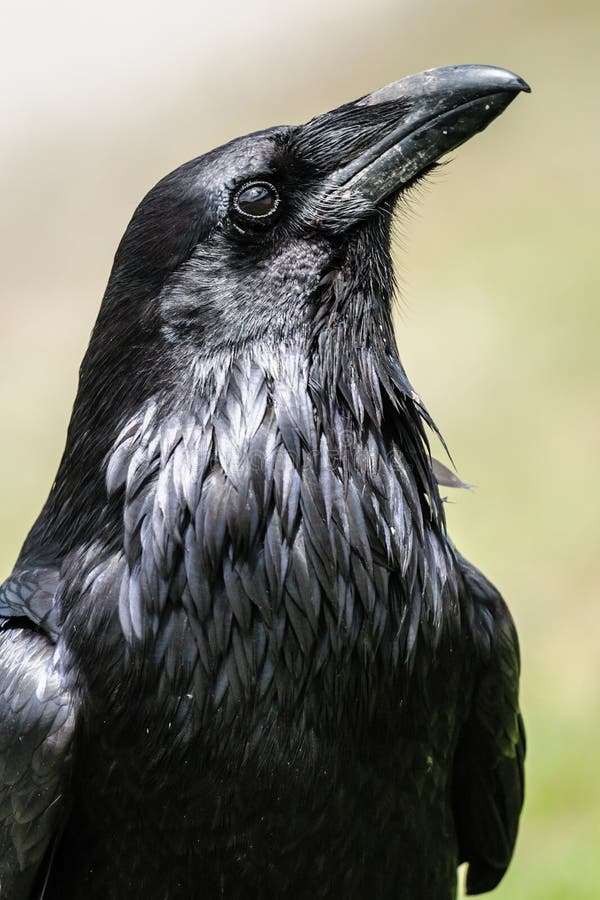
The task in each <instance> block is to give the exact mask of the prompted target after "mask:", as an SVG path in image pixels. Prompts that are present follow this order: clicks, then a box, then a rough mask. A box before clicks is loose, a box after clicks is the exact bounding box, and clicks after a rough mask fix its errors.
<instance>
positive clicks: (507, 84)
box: [97, 66, 528, 365]
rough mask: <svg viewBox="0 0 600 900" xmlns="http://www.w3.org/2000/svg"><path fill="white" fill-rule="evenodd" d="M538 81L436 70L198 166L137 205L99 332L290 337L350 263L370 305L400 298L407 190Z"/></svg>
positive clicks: (204, 340)
mask: <svg viewBox="0 0 600 900" xmlns="http://www.w3.org/2000/svg"><path fill="white" fill-rule="evenodd" d="M523 90H528V87H527V85H526V84H525V82H524V81H523V80H522V79H521V78H519V77H518V76H517V75H514V74H513V73H511V72H508V71H506V70H504V69H498V68H492V67H487V66H450V67H447V68H441V69H433V70H431V71H428V72H423V73H421V74H419V75H413V76H411V77H409V78H405V79H403V80H401V81H397V82H394V83H393V84H390V85H388V86H387V87H384V88H382V89H380V90H378V91H375V92H374V93H372V94H368V95H367V96H365V97H363V98H361V99H359V100H357V101H356V102H353V103H348V104H346V105H344V106H341V107H339V108H338V109H335V110H333V111H331V112H328V113H325V114H323V115H320V116H317V117H316V118H314V119H312V120H311V121H309V122H308V123H307V124H305V125H301V126H285V127H276V128H271V129H268V130H266V131H262V132H258V133H255V134H251V135H248V136H246V137H243V138H239V139H237V140H234V141H232V142H231V143H229V144H226V145H225V146H223V147H220V148H218V149H216V150H213V151H211V152H210V153H207V154H205V155H204V156H201V157H199V158H197V159H195V160H192V161H191V162H189V163H186V164H185V165H183V166H181V167H180V168H179V169H177V170H175V171H174V172H172V173H171V174H170V175H167V176H166V178H164V179H162V181H160V182H159V183H158V184H157V185H156V187H154V188H153V189H152V190H151V191H150V192H149V194H148V195H147V196H146V197H145V199H144V200H143V201H142V203H141V204H140V206H139V207H138V209H137V210H136V212H135V214H134V216H133V219H132V221H131V223H130V225H129V227H128V229H127V231H126V233H125V235H124V237H123V239H122V242H121V244H120V246H119V249H118V252H117V255H116V258H115V264H114V268H113V272H112V275H111V279H110V282H109V286H108V289H107V293H106V297H105V300H104V304H103V310H102V313H101V316H100V319H99V331H100V333H99V334H97V337H98V338H99V339H102V340H103V343H104V345H105V346H107V343H106V340H105V336H104V334H103V332H104V330H105V329H107V330H109V331H111V332H113V335H112V338H113V339H112V340H111V343H112V345H113V346H114V345H115V342H116V344H117V345H120V346H121V347H123V344H124V343H125V344H126V345H129V346H131V347H134V346H149V345H151V346H152V353H153V355H154V356H155V357H156V356H157V355H158V356H160V355H162V354H161V348H162V351H164V353H166V354H167V356H169V357H172V354H169V349H168V348H169V347H171V348H172V347H175V350H176V356H177V358H178V359H180V360H181V359H184V360H189V356H190V354H191V355H192V356H195V355H197V354H203V353H209V354H214V353H215V351H218V350H219V349H231V348H236V347H238V346H239V345H242V344H246V343H248V342H252V341H256V340H261V339H262V338H263V337H265V336H266V337H267V338H270V337H275V338H276V339H277V340H279V339H281V338H285V337H286V336H288V335H289V334H290V333H291V332H294V333H297V332H298V330H300V331H302V329H309V330H310V329H311V328H312V327H313V325H314V323H315V321H317V322H319V323H321V324H322V325H324V323H326V322H327V316H326V315H324V310H323V304H324V303H326V298H327V296H329V295H330V293H331V292H329V293H328V292H327V291H324V290H323V287H324V285H326V284H327V280H328V277H329V278H330V277H331V273H332V272H338V271H340V270H341V271H342V273H343V276H344V279H345V281H346V282H347V283H348V282H349V283H350V284H354V285H356V288H357V291H358V292H359V294H360V296H361V298H362V302H363V303H366V304H367V305H369V304H370V305H371V306H372V305H373V302H374V299H373V298H376V302H377V303H379V304H380V306H381V308H385V307H389V301H390V299H391V292H392V285H393V278H392V270H391V264H390V256H389V222H390V219H391V215H392V211H393V206H394V201H395V199H396V198H397V197H398V196H399V195H400V194H401V193H402V192H403V191H404V190H405V189H406V188H407V187H408V186H410V185H411V184H413V183H414V181H415V180H416V179H418V178H419V176H421V175H422V174H423V173H425V172H427V171H428V170H429V169H430V168H431V166H432V165H433V164H434V163H435V162H436V160H438V159H439V158H440V157H441V156H442V155H443V154H445V153H446V152H448V151H449V150H452V149H453V148H455V147H457V146H458V145H459V144H461V143H463V142H464V141H465V140H467V139H468V138H469V137H471V136H472V135H473V134H475V133H476V132H478V131H480V130H482V129H483V128H484V127H485V126H486V125H487V124H489V122H491V121H492V120H493V119H494V118H495V117H496V116H498V115H499V113H501V112H502V111H503V110H504V109H505V108H506V107H507V106H508V104H509V103H510V102H511V100H512V99H513V98H514V97H515V96H516V95H517V93H519V92H520V91H523ZM351 293H352V292H351ZM324 298H325V299H324ZM338 312H339V310H338ZM362 312H366V313H372V310H371V309H369V310H362V311H361V310H357V309H356V308H354V309H353V310H352V316H353V317H354V318H356V316H357V315H360V314H361V313H362ZM97 330H98V329H97ZM157 341H158V342H159V345H158V346H157ZM164 363H165V359H164V358H163V360H162V365H164Z"/></svg>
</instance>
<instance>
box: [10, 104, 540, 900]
mask: <svg viewBox="0 0 600 900" xmlns="http://www.w3.org/2000/svg"><path fill="white" fill-rule="evenodd" d="M379 106H380V107H381V109H379V110H378V113H379V115H378V117H375V118H374V117H373V109H372V108H371V107H365V106H364V105H363V106H358V105H349V106H348V107H344V108H342V110H338V111H334V112H333V113H330V114H328V115H327V116H324V117H319V118H318V119H316V120H314V122H313V123H308V125H306V126H302V127H299V128H280V129H272V130H271V131H268V132H263V133H261V134H257V135H251V136H249V137H247V138H243V139H240V140H239V141H236V142H232V144H230V145H227V146H226V147H224V148H220V149H219V150H217V151H213V152H212V153H211V154H207V156H205V157H201V158H199V159H198V160H195V161H193V162H192V163H189V164H187V165H186V166H184V167H182V168H181V169H179V170H177V171H176V172H175V173H173V174H172V175H171V176H168V178H167V179H165V180H163V182H161V183H160V184H159V185H158V186H157V187H156V188H155V189H154V190H153V191H152V192H151V193H150V194H149V195H148V197H147V198H146V199H145V200H144V202H143V203H142V205H141V206H140V208H139V209H138V210H137V212H136V214H135V216H134V218H133V220H132V223H131V224H130V226H129V228H128V231H127V232H126V235H125V237H124V239H123V241H122V244H121V246H120V248H119V251H118V253H117V256H116V259H115V266H114V268H113V272H112V275H111V279H110V282H109V285H108V288H107V292H106V296H105V298H104V302H103V306H102V309H101V312H100V315H99V318H98V322H97V324H96V327H95V330H94V333H93V335H92V339H91V343H90V347H89V349H88V352H87V355H86V358H85V359H84V362H83V364H82V369H81V378H80V389H79V393H78V396H77V400H76V403H75V408H74V411H73V417H72V421H71V425H70V428H69V434H68V439H67V447H66V450H65V455H64V457H63V460H62V462H61V466H60V469H59V472H58V475H57V479H56V482H55V484H54V486H53V488H52V491H51V494H50V497H49V499H48V501H47V503H46V506H45V507H44V510H43V511H42V513H41V515H40V518H39V519H38V521H37V523H36V524H35V526H34V528H33V529H32V532H31V533H30V535H29V537H28V539H27V541H26V543H25V545H24V548H23V551H22V553H21V557H20V559H19V561H18V563H17V566H16V567H15V570H14V572H13V574H12V576H11V577H10V579H9V580H8V581H7V582H5V584H4V586H3V588H2V589H1V593H0V614H1V616H2V619H1V621H2V623H3V624H2V626H1V629H2V630H1V631H0V669H1V675H0V849H1V851H2V858H1V859H0V896H1V897H3V898H4V897H6V898H14V900H21V898H34V897H39V896H41V895H42V892H43V891H44V880H45V879H46V877H47V879H48V881H47V885H46V887H45V892H44V896H45V897H46V898H52V900H58V898H61V900H75V898H82V900H83V898H92V900H93V898H106V900H112V898H115V900H122V898H130V897H136V896H139V897H144V898H156V900H164V898H169V900H171V898H188V897H207V898H212V897H217V896H223V897H227V898H233V900H235V898H240V900H241V898H244V900H251V898H252V900H263V898H264V900H267V898H268V900H271V898H273V900H274V898H281V897H284V896H289V897H294V898H298V900H302V898H306V900H308V898H338V897H339V898H342V897H344V898H350V900H351V898H357V900H358V898H366V897H375V898H411V900H419V898H423V900H425V898H428V900H429V898H436V900H444V898H448V900H449V898H451V897H453V896H454V892H455V878H456V874H455V873H456V866H457V864H458V863H459V862H460V861H462V860H466V861H468V862H469V864H470V865H469V876H468V884H469V888H470V889H472V890H473V891H481V890H487V889H490V888H491V887H493V886H494V885H495V884H496V883H497V881H498V880H499V879H500V878H501V876H502V874H503V872H504V870H505V868H506V866H507V865H508V862H509V860H510V857H511V854H512V849H513V845H514V840H515V836H516V828H517V823H518V817H519V812H520V808H521V804H522V796H523V768H522V767H523V754H524V738H523V731H522V725H521V721H520V717H519V713H518V699H517V691H518V669H519V662H518V645H517V639H516V635H515V631H514V627H513V625H512V621H511V619H510V616H509V613H508V611H507V609H506V607H505V605H504V603H503V601H502V600H501V598H500V596H499V595H498V594H497V592H496V591H495V590H494V588H493V587H492V586H491V585H490V584H489V583H488V582H487V581H486V580H485V579H484V578H483V576H482V575H481V574H480V573H479V572H477V570H475V569H474V568H472V567H471V566H470V565H469V563H467V562H466V561H465V560H464V559H463V558H462V557H460V556H459V555H458V553H457V551H456V550H455V548H454V547H453V545H452V544H451V542H450V540H449V538H448V536H447V534H446V530H445V522H444V511H443V505H442V502H441V500H440V496H439V493H438V488H437V484H436V481H435V477H434V474H433V469H432V460H431V458H430V454H429V449H428V444H427V439H426V431H425V428H426V426H432V423H431V421H430V420H429V417H428V415H427V413H426V411H425V409H424V407H423V405H422V403H421V401H420V400H419V398H418V397H417V395H416V394H415V393H414V391H413V390H412V387H411V385H410V383H409V381H408V379H407V377H406V374H405V372H404V370H403V368H402V366H401V364H400V361H399V358H398V355H397V350H396V346H395V340H394V335H393V330H392V321H391V303H392V298H393V274H392V268H391V261H390V253H389V227H390V222H391V217H392V211H393V207H394V202H395V200H396V195H397V193H398V191H395V192H393V193H392V194H391V195H390V197H389V198H388V199H386V200H385V201H384V202H383V203H381V204H378V206H377V209H376V210H375V211H374V212H373V213H372V214H370V215H368V216H367V215H366V214H365V213H364V211H363V212H361V213H360V215H359V214H357V213H356V211H354V212H352V215H356V221H352V222H348V221H346V220H345V217H347V216H349V215H350V213H349V212H348V210H344V209H341V210H340V211H339V215H338V221H337V224H336V225H335V226H334V225H332V223H331V222H330V221H329V222H328V223H327V226H326V227H325V226H323V227H319V226H317V225H316V224H315V221H313V222H312V225H311V226H310V227H309V225H308V224H307V223H308V222H309V221H310V217H311V216H313V215H314V209H315V208H317V206H318V204H317V203H316V201H315V199H314V198H315V196H316V194H315V191H316V189H317V186H318V185H319V183H320V179H322V177H323V173H324V172H329V171H331V170H332V169H333V168H334V167H336V166H340V165H341V164H344V163H345V162H347V160H348V159H351V158H353V157H354V156H356V154H358V153H360V152H362V150H363V149H364V147H365V146H368V145H369V143H372V142H373V140H374V139H376V138H377V137H378V136H379V135H380V133H382V131H384V130H385V128H388V129H389V127H390V126H389V123H390V122H392V121H395V120H396V119H397V118H398V117H399V116H401V115H402V114H403V112H405V110H406V108H407V101H406V98H402V99H401V100H399V101H391V100H388V101H386V102H385V103H380V104H379ZM365 109H366V110H367V111H368V115H367V112H365ZM258 176H261V177H262V178H265V177H268V178H270V179H272V180H273V181H275V182H276V183H277V186H278V190H279V193H280V194H281V196H282V198H283V200H282V207H283V209H282V210H279V211H278V213H277V215H278V218H277V220H276V221H275V222H274V224H273V226H272V227H270V228H269V229H264V228H263V229H261V230H259V231H256V230H252V228H248V229H247V230H245V229H244V228H240V224H239V222H238V223H237V224H236V222H235V221H234V220H233V219H232V218H231V217H230V213H229V208H228V200H227V198H228V197H229V196H230V195H231V191H233V190H236V189H238V188H239V185H240V184H243V183H244V180H248V179H249V178H252V177H258ZM319 203H320V204H322V198H321V199H320V200H319Z"/></svg>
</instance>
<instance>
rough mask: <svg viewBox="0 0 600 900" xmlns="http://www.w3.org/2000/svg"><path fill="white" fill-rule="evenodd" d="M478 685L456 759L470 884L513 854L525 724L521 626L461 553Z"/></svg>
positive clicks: (457, 810)
mask: <svg viewBox="0 0 600 900" xmlns="http://www.w3.org/2000/svg"><path fill="white" fill-rule="evenodd" d="M458 562H459V566H460V571H461V574H462V578H463V583H464V589H465V595H466V610H467V617H468V621H469V632H470V638H471V642H472V651H473V653H472V656H473V674H474V687H473V693H472V700H471V705H470V710H469V713H468V715H467V717H466V720H465V722H464V724H463V726H462V730H461V733H460V736H459V742H458V747H457V751H456V757H455V766H454V815H455V821H456V826H457V835H458V842H459V854H460V859H461V861H465V862H468V864H469V869H468V875H467V891H468V893H471V894H477V893H481V892H484V891H489V890H492V889H493V888H494V887H495V886H496V885H497V884H498V882H499V881H500V879H501V878H502V876H503V875H504V872H505V871H506V869H507V867H508V864H509V862H510V859H511V857H512V853H513V849H514V845H515V841H516V837H517V828H518V823H519V816H520V813H521V808H522V805H523V798H524V759H525V731H524V727H523V720H522V717H521V713H520V709H519V674H520V657H519V642H518V638H517V632H516V628H515V625H514V622H513V619H512V616H511V614H510V611H509V609H508V607H507V605H506V603H505V602H504V600H503V599H502V597H501V595H500V593H499V592H498V591H497V590H496V588H495V587H494V586H493V585H492V584H491V583H490V582H489V581H488V580H487V579H486V578H485V577H484V576H483V575H482V573H481V572H479V571H478V570H477V569H476V568H475V567H474V566H472V565H471V564H470V563H469V562H467V561H466V560H465V559H463V558H462V557H460V556H458Z"/></svg>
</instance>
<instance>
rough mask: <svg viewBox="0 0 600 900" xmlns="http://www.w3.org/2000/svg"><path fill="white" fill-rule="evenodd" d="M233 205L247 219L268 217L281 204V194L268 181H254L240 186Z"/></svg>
mask: <svg viewBox="0 0 600 900" xmlns="http://www.w3.org/2000/svg"><path fill="white" fill-rule="evenodd" d="M233 206H234V208H235V210H236V212H238V213H241V215H242V216H244V218H246V219H266V218H268V217H269V216H271V215H273V213H274V212H275V210H276V209H277V207H278V206H279V194H278V193H277V191H276V190H275V188H274V187H273V185H272V184H269V182H268V181H254V182H252V183H251V184H245V185H244V186H243V187H241V188H240V190H239V191H238V192H237V193H236V194H235V196H234V198H233Z"/></svg>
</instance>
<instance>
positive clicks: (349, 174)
mask: <svg viewBox="0 0 600 900" xmlns="http://www.w3.org/2000/svg"><path fill="white" fill-rule="evenodd" d="M521 91H526V92H529V91H530V88H529V85H528V84H527V83H526V82H525V81H524V80H523V79H522V78H520V77H519V76H518V75H515V73H514V72H509V71H508V70H506V69H499V68H496V67H493V66H475V65H467V66H446V67H444V68H440V69H430V70H429V71H427V72H421V73H420V74H418V75H411V76H409V77H408V78H403V79H402V80H400V81H395V82H393V83H392V84H388V85H387V86H386V87H383V88H380V89H379V90H377V91H374V92H373V93H372V94H368V95H367V96H366V97H363V98H362V99H360V100H358V101H356V103H354V104H351V105H349V106H346V107H342V108H341V110H344V112H345V114H346V117H347V115H348V111H349V110H352V109H353V110H354V112H355V114H356V115H357V117H358V119H359V120H360V125H358V126H357V127H359V128H361V127H362V128H365V124H366V128H367V130H368V128H369V124H370V127H371V132H372V133H374V135H375V139H374V141H373V142H372V143H370V144H369V145H368V146H367V147H366V149H365V148H364V147H360V151H361V152H359V153H358V154H357V155H356V156H354V157H353V158H350V159H344V160H343V162H342V164H341V165H339V166H337V167H336V168H335V169H334V170H333V171H330V172H329V173H328V176H327V177H326V178H325V179H324V181H323V182H322V183H321V190H320V191H319V197H318V198H317V202H316V204H315V207H314V212H315V213H316V214H317V216H318V224H320V225H325V226H326V225H327V224H332V225H335V224H341V223H340V217H341V218H342V219H344V218H348V219H350V220H356V217H358V218H363V217H364V216H366V215H369V213H370V212H372V211H373V210H374V209H376V208H377V206H378V204H380V203H381V202H382V200H384V199H385V198H386V197H389V196H390V195H391V194H393V193H394V192H397V191H398V190H399V189H401V188H402V187H403V186H404V185H406V184H408V183H409V182H411V181H412V180H413V179H414V178H415V177H416V176H418V175H419V174H420V173H422V172H423V171H425V170H426V169H427V168H428V167H430V166H431V165H432V164H433V163H434V162H436V160H438V159H440V157H442V156H443V155H444V154H446V153H448V152H449V151H450V150H454V148H455V147H458V146H460V144H463V143H464V142H465V141H467V140H468V139H469V138H470V137H472V136H473V135H474V134H477V132H478V131H482V130H483V129H484V128H486V127H487V126H488V125H489V124H490V122H492V121H493V120H494V119H495V118H496V117H497V116H499V115H500V113H501V112H503V111H504V110H505V109H506V107H507V106H508V105H509V103H511V102H512V100H514V98H515V97H516V96H517V94H518V93H520V92H521ZM395 104H396V105H397V110H398V114H397V117H396V119H395V121H394V118H393V111H394V105H395ZM338 112H339V111H334V112H333V113H330V114H327V116H328V117H331V118H330V122H331V126H332V139H333V140H334V141H335V131H336V128H335V122H336V118H337V115H336V114H337V113H338ZM378 116H379V117H383V118H384V121H385V126H384V128H383V133H382V129H381V128H380V129H376V128H374V127H373V126H374V123H375V122H376V121H377V119H378ZM390 118H391V122H390ZM315 121H316V120H315ZM308 127H310V123H309V126H308ZM344 209H346V212H347V213H350V215H349V216H346V215H345V214H344V212H343V211H344Z"/></svg>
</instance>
